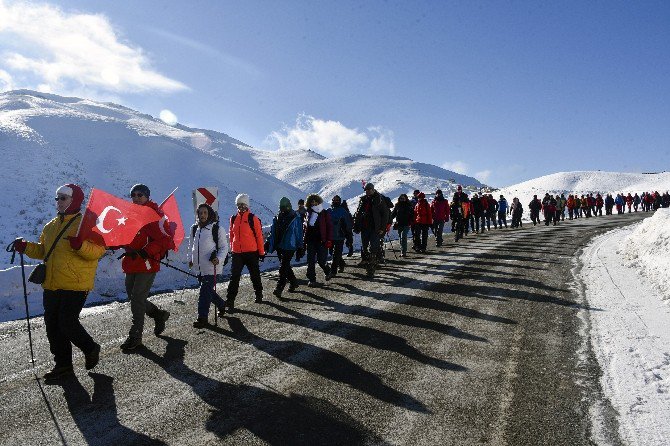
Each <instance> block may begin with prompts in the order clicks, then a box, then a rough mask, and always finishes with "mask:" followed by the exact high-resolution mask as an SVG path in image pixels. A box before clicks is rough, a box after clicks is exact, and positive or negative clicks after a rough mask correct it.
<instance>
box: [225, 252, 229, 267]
mask: <svg viewBox="0 0 670 446" xmlns="http://www.w3.org/2000/svg"><path fill="white" fill-rule="evenodd" d="M228 260H230V253H228V254H226V258H225V259H223V266H226V265H227V264H228Z"/></svg>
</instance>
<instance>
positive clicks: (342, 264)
mask: <svg viewBox="0 0 670 446" xmlns="http://www.w3.org/2000/svg"><path fill="white" fill-rule="evenodd" d="M345 266H346V264H345V263H344V260H342V261H341V263H340V264H339V266H338V268H337V271H338V272H340V273H343V272H344V267H345Z"/></svg>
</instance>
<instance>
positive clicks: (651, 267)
mask: <svg viewBox="0 0 670 446" xmlns="http://www.w3.org/2000/svg"><path fill="white" fill-rule="evenodd" d="M620 252H621V254H623V256H624V257H625V258H626V259H627V260H628V265H629V266H630V267H632V268H634V269H637V270H639V271H640V274H642V275H644V276H645V277H647V278H648V279H649V281H650V282H651V283H653V284H654V285H655V286H656V287H657V288H658V289H659V290H660V291H661V296H662V298H663V299H665V300H669V299H670V208H666V209H659V210H658V211H656V213H654V216H653V217H651V218H646V219H644V220H643V221H642V223H641V224H640V225H639V226H638V227H637V228H636V229H635V231H633V233H632V234H630V235H629V236H628V237H627V238H626V240H625V242H624V244H623V247H622V248H621V249H620Z"/></svg>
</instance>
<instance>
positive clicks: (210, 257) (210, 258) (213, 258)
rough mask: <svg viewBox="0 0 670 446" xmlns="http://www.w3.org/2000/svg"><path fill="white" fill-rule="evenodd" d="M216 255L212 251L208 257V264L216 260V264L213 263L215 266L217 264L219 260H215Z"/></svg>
mask: <svg viewBox="0 0 670 446" xmlns="http://www.w3.org/2000/svg"><path fill="white" fill-rule="evenodd" d="M216 254H217V252H216V251H212V253H211V254H210V255H209V261H210V262H212V263H214V261H215V260H216V263H214V264H215V265H216V264H218V263H219V259H217V258H216Z"/></svg>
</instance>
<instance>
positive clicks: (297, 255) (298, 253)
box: [295, 248, 305, 262]
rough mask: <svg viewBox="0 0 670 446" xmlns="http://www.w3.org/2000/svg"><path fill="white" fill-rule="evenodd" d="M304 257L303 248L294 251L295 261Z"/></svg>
mask: <svg viewBox="0 0 670 446" xmlns="http://www.w3.org/2000/svg"><path fill="white" fill-rule="evenodd" d="M304 256H305V248H298V249H296V250H295V260H296V261H298V262H299V261H300V259H302V258H303V257H304Z"/></svg>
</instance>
